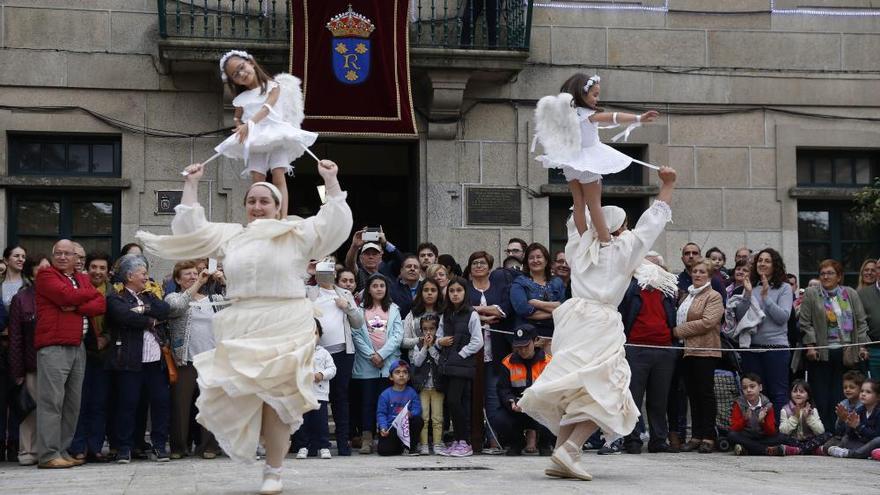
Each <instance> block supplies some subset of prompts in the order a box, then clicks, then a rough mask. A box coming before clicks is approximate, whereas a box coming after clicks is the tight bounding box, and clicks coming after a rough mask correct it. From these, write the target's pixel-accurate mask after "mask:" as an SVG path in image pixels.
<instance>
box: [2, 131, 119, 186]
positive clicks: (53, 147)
mask: <svg viewBox="0 0 880 495" xmlns="http://www.w3.org/2000/svg"><path fill="white" fill-rule="evenodd" d="M121 163H122V151H121V142H120V139H119V137H118V136H95V135H77V134H12V135H10V136H9V174H10V175H76V176H94V177H119V176H120V174H121V170H122V167H121Z"/></svg>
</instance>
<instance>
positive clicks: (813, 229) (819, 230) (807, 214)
mask: <svg viewBox="0 0 880 495" xmlns="http://www.w3.org/2000/svg"><path fill="white" fill-rule="evenodd" d="M798 236H800V238H801V240H808V241H811V240H816V241H827V240H831V224H830V220H829V215H828V212H827V211H799V212H798Z"/></svg>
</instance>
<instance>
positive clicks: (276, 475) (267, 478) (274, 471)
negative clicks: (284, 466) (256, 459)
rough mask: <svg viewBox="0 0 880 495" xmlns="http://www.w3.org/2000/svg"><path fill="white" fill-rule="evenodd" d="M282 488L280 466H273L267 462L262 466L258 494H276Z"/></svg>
mask: <svg viewBox="0 0 880 495" xmlns="http://www.w3.org/2000/svg"><path fill="white" fill-rule="evenodd" d="M283 490H284V487H283V486H282V485H281V468H280V467H277V468H273V467H271V466H269V465H268V464H266V465H265V466H263V484H262V485H261V486H260V495H276V494H278V493H281V492H282V491H283Z"/></svg>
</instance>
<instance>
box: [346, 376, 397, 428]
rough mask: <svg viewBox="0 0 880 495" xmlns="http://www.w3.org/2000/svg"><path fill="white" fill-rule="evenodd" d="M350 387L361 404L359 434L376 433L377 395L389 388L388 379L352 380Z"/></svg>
mask: <svg viewBox="0 0 880 495" xmlns="http://www.w3.org/2000/svg"><path fill="white" fill-rule="evenodd" d="M352 385H354V388H355V389H356V393H357V394H358V397H359V398H360V404H361V433H363V432H366V431H369V432H374V433H375V431H376V405H377V404H378V402H379V394H381V393H382V391H383V390H385V389H386V388H388V387H390V386H391V382H390V381H389V380H388V378H381V377H380V378H365V379H352Z"/></svg>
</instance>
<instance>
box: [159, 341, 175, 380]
mask: <svg viewBox="0 0 880 495" xmlns="http://www.w3.org/2000/svg"><path fill="white" fill-rule="evenodd" d="M162 357H163V358H164V359H165V368H166V369H167V370H168V383H170V384H171V385H174V384H175V383H177V363H175V362H174V354H173V353H172V352H171V347H169V346H167V345H163V346H162Z"/></svg>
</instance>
